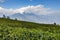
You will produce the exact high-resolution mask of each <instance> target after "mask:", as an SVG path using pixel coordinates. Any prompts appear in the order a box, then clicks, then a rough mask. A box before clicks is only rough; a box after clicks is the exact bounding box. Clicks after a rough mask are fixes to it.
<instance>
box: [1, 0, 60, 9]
mask: <svg viewBox="0 0 60 40" xmlns="http://www.w3.org/2000/svg"><path fill="white" fill-rule="evenodd" d="M40 4H41V5H44V6H46V7H50V8H53V9H59V10H60V0H0V7H4V8H15V9H16V8H20V7H24V6H28V5H40Z"/></svg>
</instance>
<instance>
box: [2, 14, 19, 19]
mask: <svg viewBox="0 0 60 40" xmlns="http://www.w3.org/2000/svg"><path fill="white" fill-rule="evenodd" d="M2 18H6V19H11V18H10V17H9V16H5V15H3V16H2ZM15 20H18V19H17V18H15Z"/></svg>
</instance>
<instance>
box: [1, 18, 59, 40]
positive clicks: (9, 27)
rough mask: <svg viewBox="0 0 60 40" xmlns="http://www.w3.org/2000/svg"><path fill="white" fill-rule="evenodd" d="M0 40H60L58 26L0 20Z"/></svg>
mask: <svg viewBox="0 0 60 40" xmlns="http://www.w3.org/2000/svg"><path fill="white" fill-rule="evenodd" d="M0 40H60V26H59V25H54V24H38V23H33V22H26V21H17V20H11V19H5V18H0Z"/></svg>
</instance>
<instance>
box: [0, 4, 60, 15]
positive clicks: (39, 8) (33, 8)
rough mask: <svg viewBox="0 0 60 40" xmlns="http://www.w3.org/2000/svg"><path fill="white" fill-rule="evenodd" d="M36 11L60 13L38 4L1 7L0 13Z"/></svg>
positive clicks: (36, 12)
mask: <svg viewBox="0 0 60 40" xmlns="http://www.w3.org/2000/svg"><path fill="white" fill-rule="evenodd" d="M24 12H25V13H34V14H37V15H46V14H52V13H60V12H59V11H55V10H52V9H50V8H46V7H45V6H44V5H36V6H26V7H21V8H18V9H6V8H2V7H0V13H3V14H7V15H10V14H14V13H21V14H23V13H24Z"/></svg>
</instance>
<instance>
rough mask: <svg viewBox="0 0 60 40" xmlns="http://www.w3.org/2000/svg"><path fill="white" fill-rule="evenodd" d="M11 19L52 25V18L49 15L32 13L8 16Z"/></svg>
mask: <svg viewBox="0 0 60 40" xmlns="http://www.w3.org/2000/svg"><path fill="white" fill-rule="evenodd" d="M10 17H11V18H17V19H19V20H24V21H31V22H37V23H53V22H54V17H52V16H50V15H36V14H34V13H23V14H20V13H16V14H13V15H11V16H10Z"/></svg>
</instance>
